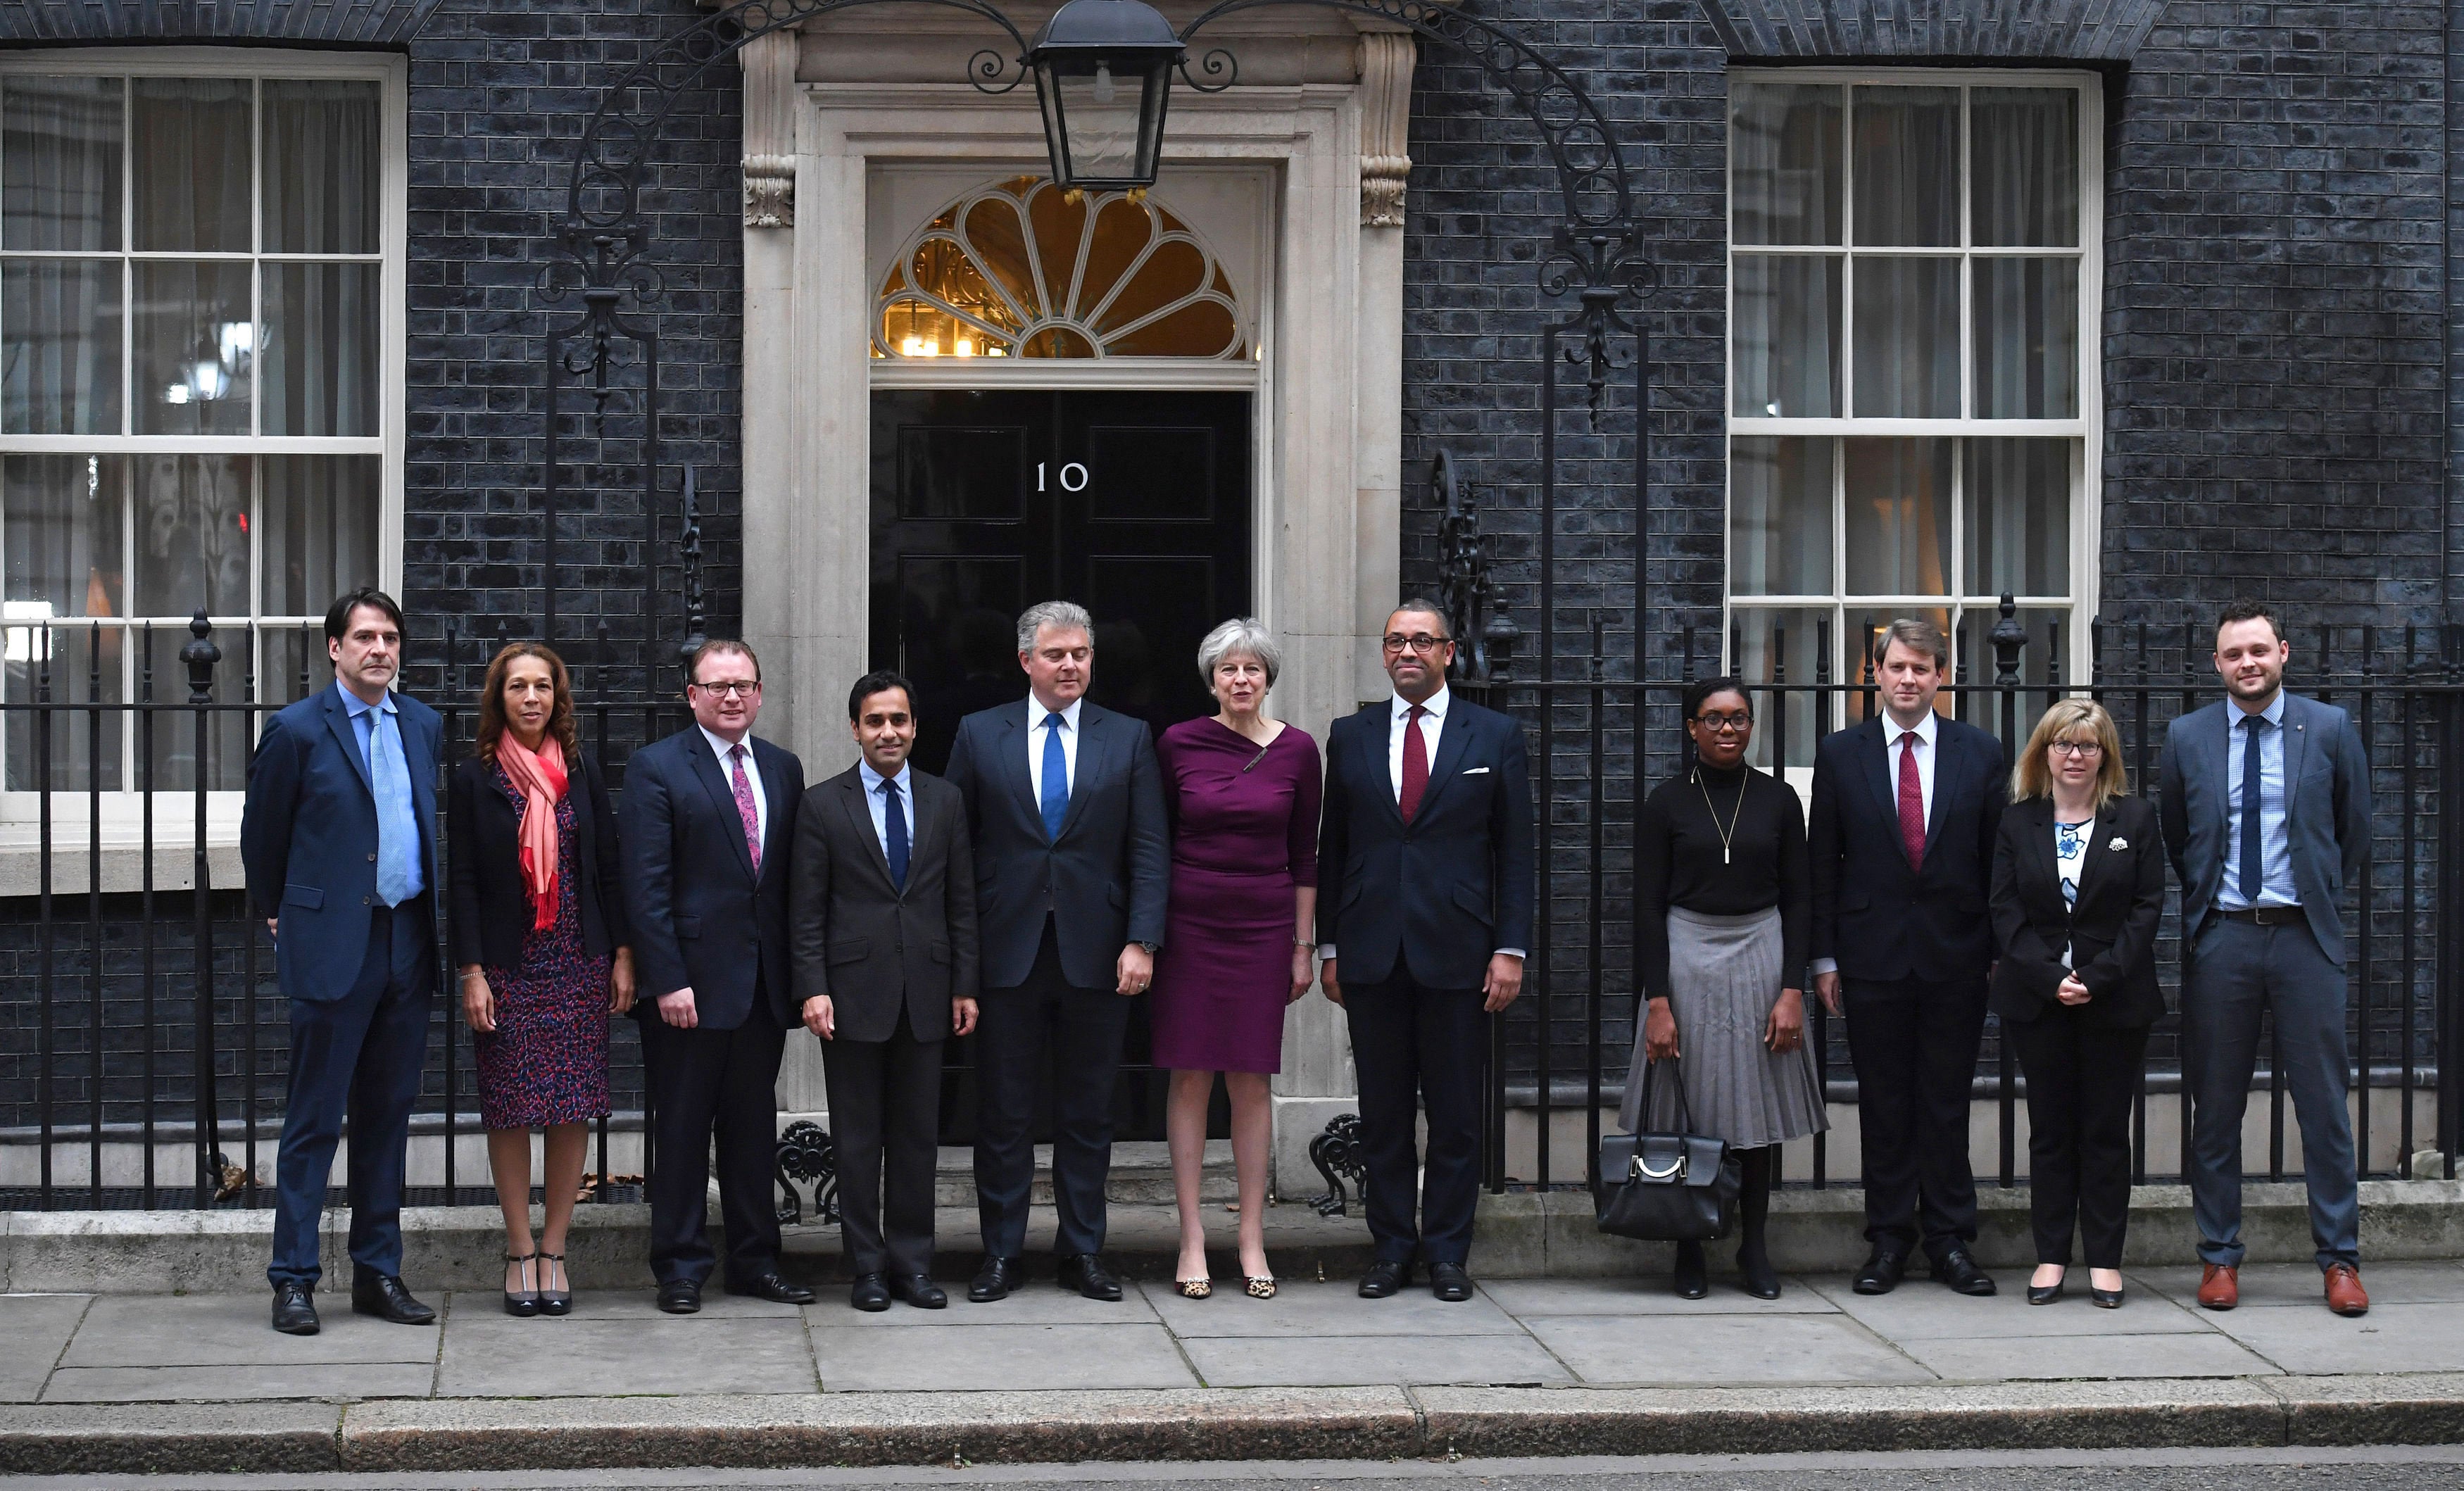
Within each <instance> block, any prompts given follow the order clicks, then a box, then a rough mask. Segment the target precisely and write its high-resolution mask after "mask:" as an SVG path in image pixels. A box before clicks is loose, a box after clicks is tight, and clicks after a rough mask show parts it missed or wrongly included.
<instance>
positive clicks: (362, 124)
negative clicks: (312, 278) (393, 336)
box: [263, 78, 383, 253]
mask: <svg viewBox="0 0 2464 1491" xmlns="http://www.w3.org/2000/svg"><path fill="white" fill-rule="evenodd" d="M263 86H264V89H265V252H268V253H375V252H378V248H379V241H380V240H379V237H378V234H379V232H380V230H381V228H382V225H381V223H380V222H379V220H378V210H377V188H378V186H379V185H380V184H381V182H382V180H383V177H382V175H381V174H380V172H381V165H380V162H381V157H380V156H379V154H378V147H379V144H380V143H381V140H382V134H381V121H380V115H379V93H378V88H377V85H376V84H375V83H371V82H342V81H286V80H279V79H275V78H268V79H266V81H265V83H264V85H263Z"/></svg>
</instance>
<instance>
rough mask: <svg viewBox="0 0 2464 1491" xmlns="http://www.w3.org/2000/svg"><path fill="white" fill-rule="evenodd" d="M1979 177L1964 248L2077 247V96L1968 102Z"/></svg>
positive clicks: (1999, 93) (1974, 97)
mask: <svg viewBox="0 0 2464 1491" xmlns="http://www.w3.org/2000/svg"><path fill="white" fill-rule="evenodd" d="M1969 125H1970V127H1971V128H1972V129H1973V131H1974V135H1975V141H1976V144H1975V158H1976V174H1975V177H1974V178H1973V179H1972V180H1971V181H1970V182H1969V187H1968V189H1969V203H1970V205H1971V209H1972V211H1973V214H1974V219H1975V220H1974V222H1973V224H1972V225H1971V227H1970V232H1971V234H1972V236H1971V237H1970V238H1969V242H1971V243H1977V244H1985V245H1990V246H1992V247H1995V248H2055V247H2069V246H2073V245H2076V244H2077V243H2078V242H2079V95H2078V94H2077V93H2076V92H2074V91H2073V90H2071V89H2068V88H1979V89H1977V90H1976V91H1975V92H1973V93H1971V94H1969Z"/></svg>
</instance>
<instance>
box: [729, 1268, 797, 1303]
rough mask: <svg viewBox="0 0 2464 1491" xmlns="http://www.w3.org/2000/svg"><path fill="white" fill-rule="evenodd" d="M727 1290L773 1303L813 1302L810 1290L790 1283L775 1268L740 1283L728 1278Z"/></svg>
mask: <svg viewBox="0 0 2464 1491" xmlns="http://www.w3.org/2000/svg"><path fill="white" fill-rule="evenodd" d="M727 1292H728V1293H730V1294H741V1295H747V1296H750V1297H751V1298H753V1299H757V1300H768V1301H770V1302H771V1303H772V1304H774V1305H810V1304H812V1303H813V1291H812V1290H810V1289H807V1288H805V1287H804V1286H803V1284H800V1283H791V1282H790V1281H789V1280H788V1279H787V1277H786V1276H785V1275H783V1274H781V1273H780V1272H779V1271H778V1270H776V1269H773V1270H771V1271H770V1272H769V1273H766V1274H759V1275H756V1276H755V1277H753V1278H751V1279H747V1280H745V1281H744V1282H743V1283H736V1282H735V1281H734V1280H730V1281H729V1282H728V1285H727Z"/></svg>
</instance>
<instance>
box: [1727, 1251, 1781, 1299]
mask: <svg viewBox="0 0 2464 1491" xmlns="http://www.w3.org/2000/svg"><path fill="white" fill-rule="evenodd" d="M1737 1287H1738V1288H1740V1289H1743V1290H1745V1291H1746V1292H1747V1293H1748V1294H1750V1295H1752V1296H1753V1297H1754V1298H1755V1299H1757V1300H1776V1299H1778V1298H1779V1270H1777V1269H1775V1268H1773V1267H1771V1259H1770V1258H1769V1257H1768V1256H1766V1255H1765V1254H1764V1252H1763V1251H1762V1249H1760V1248H1739V1249H1737Z"/></svg>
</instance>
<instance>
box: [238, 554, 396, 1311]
mask: <svg viewBox="0 0 2464 1491" xmlns="http://www.w3.org/2000/svg"><path fill="white" fill-rule="evenodd" d="M325 653H326V655H327V656H328V657H329V658H331V659H332V660H333V664H334V686H333V687H332V688H330V689H326V690H323V691H319V692H318V693H314V694H311V695H309V696H308V697H307V698H305V699H302V700H300V701H299V702H298V703H297V704H294V705H291V706H290V707H289V708H287V709H284V710H282V711H280V712H279V713H276V714H275V716H274V717H273V718H272V719H270V720H268V721H266V725H265V733H264V734H263V735H260V736H259V737H258V738H257V742H256V756H255V757H254V759H253V760H252V761H251V762H250V763H249V770H248V804H247V808H246V810H245V812H244V814H243V816H242V818H241V821H240V858H241V860H242V862H243V863H244V864H245V866H247V871H248V895H249V901H250V903H251V904H252V905H253V906H254V907H255V908H256V910H257V914H259V915H261V916H263V917H264V918H265V926H266V930H267V931H268V932H272V933H274V950H275V951H274V958H275V976H276V978H278V979H279V980H280V982H281V985H282V995H283V998H285V999H286V1000H288V1001H289V1003H290V1006H291V1085H290V1094H289V1097H288V1099H287V1101H286V1103H285V1105H284V1109H283V1118H282V1147H281V1150H280V1151H278V1154H277V1157H276V1159H275V1203H274V1261H273V1263H272V1265H271V1266H270V1267H268V1268H267V1269H266V1278H267V1279H268V1280H269V1281H271V1282H272V1283H273V1285H274V1328H275V1329H276V1330H280V1331H283V1332H286V1333H287V1334H290V1335H296V1336H313V1335H315V1334H316V1333H317V1330H318V1325H319V1323H318V1319H317V1303H316V1293H317V1281H318V1279H319V1277H320V1275H321V1273H322V1270H321V1268H320V1267H319V1263H318V1256H317V1255H318V1246H317V1244H318V1238H317V1231H318V1228H317V1223H318V1218H319V1216H320V1215H321V1214H322V1212H323V1210H324V1205H325V1182H326V1179H327V1176H328V1175H329V1174H330V1173H332V1171H333V1167H334V1146H335V1145H336V1143H337V1142H339V1141H340V1139H341V1134H342V1122H343V1119H344V1118H345V1116H347V1117H348V1118H349V1120H350V1126H351V1153H350V1162H349V1178H348V1181H347V1190H348V1194H349V1196H350V1203H351V1236H350V1249H351V1308H352V1309H354V1310H357V1311H358V1312H359V1313H361V1314H363V1315H375V1316H379V1317H381V1318H383V1319H385V1320H390V1321H395V1322H398V1323H400V1324H402V1325H407V1326H418V1325H426V1324H427V1323H428V1322H429V1321H431V1320H434V1319H435V1318H436V1312H435V1311H433V1310H431V1309H429V1307H428V1306H427V1305H422V1304H421V1303H419V1301H417V1300H415V1299H413V1298H412V1297H411V1294H410V1291H409V1290H408V1289H407V1288H405V1287H404V1286H403V1282H402V1187H403V1172H404V1169H405V1166H406V1163H407V1149H408V1147H409V1144H410V1108H411V1105H412V1103H414V1102H415V1101H416V1100H417V1099H418V1097H419V1071H420V1065H421V1063H422V1061H423V1060H424V1059H425V1058H426V1056H427V1054H428V1010H429V997H430V995H431V993H432V991H433V989H434V986H435V974H436V897H435V895H434V888H435V885H436V875H435V868H434V866H435V864H436V858H435V855H436V763H437V757H438V753H439V748H440V745H441V743H442V738H443V737H442V733H441V731H440V730H439V728H438V724H437V718H436V712H435V711H434V710H431V709H429V707H428V706H427V705H425V704H422V703H420V702H419V701H418V700H416V699H412V698H407V697H405V696H403V695H401V694H397V693H395V692H393V691H392V686H393V681H394V675H395V674H396V673H397V672H398V671H400V669H401V667H402V608H401V607H400V606H398V605H396V604H394V603H393V600H392V598H390V597H388V596H386V595H385V593H384V592H383V591H379V590H364V589H363V590H354V591H352V592H351V593H350V594H348V595H345V596H343V597H342V598H341V600H339V601H336V602H335V603H334V605H333V609H331V610H329V611H327V612H326V613H325Z"/></svg>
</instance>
